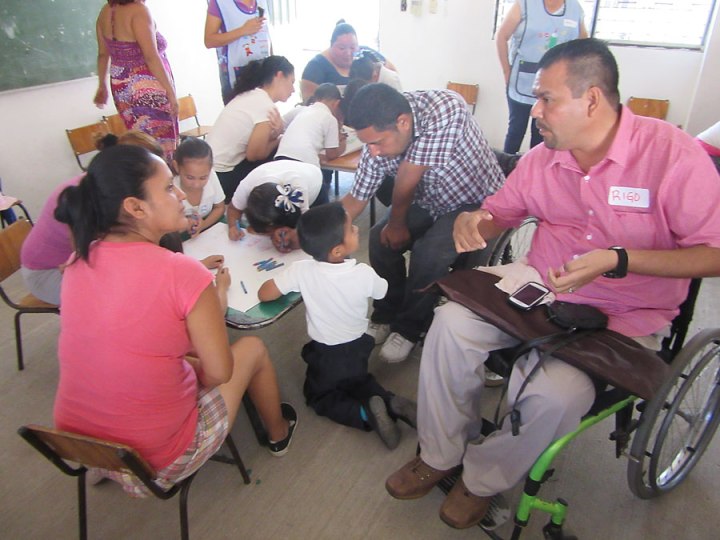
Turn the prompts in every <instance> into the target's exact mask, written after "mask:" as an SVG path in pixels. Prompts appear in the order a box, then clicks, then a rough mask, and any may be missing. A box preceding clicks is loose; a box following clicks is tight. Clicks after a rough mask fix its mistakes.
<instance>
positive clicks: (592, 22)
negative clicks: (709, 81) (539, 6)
mask: <svg viewBox="0 0 720 540" xmlns="http://www.w3.org/2000/svg"><path fill="white" fill-rule="evenodd" d="M514 1H516V0H514ZM579 1H580V3H581V5H582V7H583V11H586V10H585V5H584V1H583V0H579ZM586 1H587V0H586ZM591 1H592V2H593V13H592V16H589V15H588V13H587V12H586V13H585V24H586V26H587V31H588V35H589V36H591V37H595V30H596V27H597V22H598V14H599V12H600V10H601V6H600V2H601V0H591ZM506 2H507V0H495V19H494V22H493V38H494V37H495V36H496V34H497V30H498V28H499V26H500V24H502V20H501V19H500V11H501V6H502V4H505V3H506ZM717 4H718V0H711V4H710V10H709V12H708V14H707V18H706V20H705V29H704V31H703V37H702V40H701V43H700V44H698V45H689V44H679V43H667V42H666V43H661V42H649V41H648V42H645V41H630V40H619V39H605V41H606V42H607V43H608V44H609V45H613V46H618V47H637V48H653V49H658V48H659V49H674V50H690V51H703V50H704V49H705V46H706V44H707V40H708V38H709V34H710V25H711V23H712V21H713V15H714V13H715V10H716V9H717V8H718V6H717ZM601 39H602V38H601Z"/></svg>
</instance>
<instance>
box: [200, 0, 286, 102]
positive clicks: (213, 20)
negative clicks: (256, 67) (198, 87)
mask: <svg viewBox="0 0 720 540" xmlns="http://www.w3.org/2000/svg"><path fill="white" fill-rule="evenodd" d="M266 13H267V1H266V0H208V11H207V18H206V20H205V47H207V48H208V49H216V50H217V57H218V65H219V68H220V87H221V90H222V97H223V103H225V105H227V104H228V102H229V101H230V100H231V99H232V98H233V97H234V96H235V92H234V91H233V89H234V88H235V82H236V80H237V78H238V76H239V75H240V71H241V70H242V69H243V68H244V67H245V66H246V65H247V64H248V63H250V62H252V61H253V60H262V59H263V58H266V57H268V56H270V53H271V49H272V46H271V44H270V34H269V33H268V28H267V23H266V18H265V15H266Z"/></svg>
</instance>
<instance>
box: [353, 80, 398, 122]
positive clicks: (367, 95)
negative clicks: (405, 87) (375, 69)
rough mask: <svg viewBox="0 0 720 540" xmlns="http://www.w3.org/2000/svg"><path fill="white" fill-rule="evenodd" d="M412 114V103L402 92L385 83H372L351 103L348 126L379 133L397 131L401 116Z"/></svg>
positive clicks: (359, 92) (356, 95) (361, 90)
mask: <svg viewBox="0 0 720 540" xmlns="http://www.w3.org/2000/svg"><path fill="white" fill-rule="evenodd" d="M404 113H407V114H412V109H411V108H410V103H408V100H407V99H405V96H403V95H402V94H401V93H400V92H398V91H397V90H395V89H394V88H392V87H391V86H388V85H387V84H383V83H372V84H368V85H366V86H363V87H362V88H361V89H360V90H358V92H357V94H355V97H353V99H352V103H350V112H349V115H348V125H349V126H351V127H353V128H355V129H357V130H361V129H365V128H368V127H373V128H374V129H376V130H377V131H387V130H389V129H396V128H395V123H396V122H397V119H398V116H400V115H401V114H404Z"/></svg>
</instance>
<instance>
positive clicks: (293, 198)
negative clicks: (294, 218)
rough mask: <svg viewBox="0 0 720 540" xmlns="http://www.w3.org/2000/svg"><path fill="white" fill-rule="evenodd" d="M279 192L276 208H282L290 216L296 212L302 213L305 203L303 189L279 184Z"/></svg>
mask: <svg viewBox="0 0 720 540" xmlns="http://www.w3.org/2000/svg"><path fill="white" fill-rule="evenodd" d="M277 190H278V192H279V193H280V195H278V196H277V197H276V198H275V207H276V208H282V209H283V210H285V212H287V213H290V214H292V213H293V212H295V210H297V211H300V208H301V206H302V204H303V202H304V199H303V192H302V189H300V188H296V187H294V186H292V185H290V184H284V185H280V184H278V187H277Z"/></svg>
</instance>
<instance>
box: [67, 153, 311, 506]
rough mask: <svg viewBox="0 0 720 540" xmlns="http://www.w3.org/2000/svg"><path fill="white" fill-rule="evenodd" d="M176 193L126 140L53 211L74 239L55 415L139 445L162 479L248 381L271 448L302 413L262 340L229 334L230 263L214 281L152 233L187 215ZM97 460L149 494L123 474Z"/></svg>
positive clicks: (282, 449) (285, 440) (92, 432)
mask: <svg viewBox="0 0 720 540" xmlns="http://www.w3.org/2000/svg"><path fill="white" fill-rule="evenodd" d="M184 198H185V195H184V193H183V192H182V191H180V190H179V189H178V188H177V187H175V185H174V184H173V177H172V173H171V172H170V169H169V168H168V167H167V165H166V164H165V162H164V161H163V160H162V159H160V158H159V157H157V156H155V155H153V154H151V153H150V152H148V151H147V150H145V149H143V148H138V147H135V146H125V145H120V146H114V147H111V148H108V149H106V150H103V151H102V152H100V154H98V155H97V156H96V157H95V158H94V159H93V161H92V162H91V163H90V167H89V168H88V173H87V175H86V176H85V177H84V178H83V179H82V180H81V181H80V183H79V184H78V185H77V186H70V187H68V188H66V189H65V190H64V191H63V192H62V193H61V194H60V197H59V198H58V205H57V209H56V210H55V218H56V219H57V220H58V221H59V222H61V223H65V224H67V225H69V226H70V228H71V231H72V238H73V241H74V245H75V248H76V257H75V258H74V259H73V260H72V261H71V262H69V263H68V265H67V266H66V267H65V271H64V275H63V282H62V291H61V295H60V301H61V305H62V313H61V315H60V340H59V345H58V357H59V361H60V381H59V385H58V391H57V396H56V399H55V410H54V416H55V424H56V426H57V427H58V428H59V429H62V430H67V431H72V432H76V433H80V434H83V435H88V436H91V437H98V438H103V439H110V440H112V441H117V442H121V443H125V444H128V445H130V446H132V447H134V448H135V449H136V450H137V451H138V452H139V453H140V455H141V456H142V457H143V458H144V459H145V460H146V461H148V463H149V464H150V465H151V466H152V467H154V468H155V469H156V470H157V472H158V480H157V483H158V484H160V485H161V486H164V487H165V486H168V485H172V484H174V483H177V482H178V481H180V480H182V479H183V478H186V477H187V476H189V475H190V474H192V473H193V472H194V471H196V470H197V469H198V468H199V467H200V466H201V465H202V464H203V463H204V462H205V461H207V460H208V459H209V458H210V457H211V456H212V455H213V454H214V453H215V452H216V451H217V449H218V448H219V447H220V445H221V444H222V443H223V441H224V440H225V437H226V436H227V433H228V431H229V429H230V426H232V424H233V422H234V420H235V417H236V415H237V412H238V408H239V406H240V403H241V400H242V396H243V394H244V393H245V390H247V391H248V392H249V395H250V397H251V399H252V400H253V402H254V403H255V405H256V407H257V409H258V412H259V413H260V417H261V418H262V421H263V423H264V425H265V427H266V429H267V431H268V436H269V438H270V444H269V450H270V452H271V453H272V454H273V455H275V456H281V455H284V454H285V453H286V452H287V450H288V447H289V445H290V441H291V439H292V436H293V432H294V429H295V426H296V425H297V424H296V422H297V414H296V413H295V410H294V409H293V408H292V406H290V405H289V404H287V403H282V404H281V403H280V397H279V390H278V386H277V380H276V376H275V370H274V368H273V365H272V362H271V360H270V356H269V354H268V351H267V349H266V348H265V345H264V344H263V342H262V341H261V340H260V339H258V338H255V337H245V338H241V339H239V340H238V341H236V342H235V343H233V344H232V345H230V343H229V341H228V336H227V331H226V329H225V321H224V318H223V315H224V311H223V306H222V304H221V302H222V298H223V297H224V294H223V293H224V292H225V293H226V291H227V288H228V287H229V285H230V275H229V273H228V272H227V270H226V269H221V270H220V271H219V273H218V276H217V278H216V279H215V280H214V279H213V275H212V273H211V272H210V271H209V270H208V269H207V268H205V267H204V266H203V265H202V264H201V263H200V262H198V261H196V260H194V259H192V258H190V257H188V256H186V255H183V254H181V253H173V252H171V251H169V250H167V249H164V248H161V247H160V246H159V245H158V242H159V240H160V238H161V237H162V236H163V235H165V234H167V233H170V232H173V231H178V230H181V229H185V228H187V218H186V217H185V213H184V208H183V204H182V201H183V199H184ZM216 287H217V288H216ZM95 472H96V475H97V473H100V475H101V476H107V477H110V478H112V479H113V480H116V481H118V482H120V483H121V484H122V485H123V487H124V488H125V490H126V491H128V492H129V493H130V494H132V495H136V496H143V495H146V491H145V489H144V486H142V485H141V484H140V482H139V481H137V480H136V479H135V478H134V477H133V476H131V475H127V474H120V473H109V472H108V471H95Z"/></svg>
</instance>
